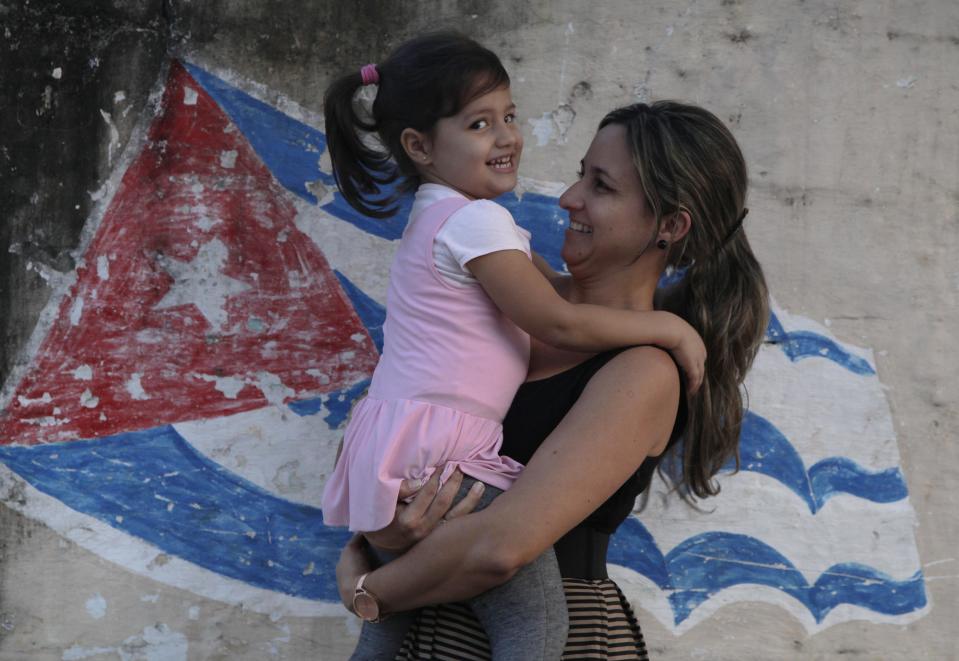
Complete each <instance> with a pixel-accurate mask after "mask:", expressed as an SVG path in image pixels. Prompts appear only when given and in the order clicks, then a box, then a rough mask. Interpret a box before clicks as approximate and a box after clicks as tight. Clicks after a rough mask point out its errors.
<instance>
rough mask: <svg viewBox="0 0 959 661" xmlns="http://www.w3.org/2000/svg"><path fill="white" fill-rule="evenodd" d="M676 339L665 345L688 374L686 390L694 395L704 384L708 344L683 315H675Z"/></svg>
mask: <svg viewBox="0 0 959 661" xmlns="http://www.w3.org/2000/svg"><path fill="white" fill-rule="evenodd" d="M675 319H676V326H675V335H674V336H675V338H676V341H675V343H674V344H672V345H670V346H666V347H663V348H664V349H666V350H667V351H669V353H670V354H672V356H673V358H674V359H675V360H676V362H677V363H678V364H679V367H680V369H682V370H683V373H685V375H686V391H687V392H688V393H689V394H690V395H693V394H695V393H696V391H697V390H699V387H700V386H701V385H702V384H703V377H704V376H705V374H706V345H705V344H703V338H701V337H700V336H699V333H697V332H696V329H695V328H693V327H692V326H690V325H689V324H688V323H687V322H686V321H685V320H683V319H682V318H681V317H675Z"/></svg>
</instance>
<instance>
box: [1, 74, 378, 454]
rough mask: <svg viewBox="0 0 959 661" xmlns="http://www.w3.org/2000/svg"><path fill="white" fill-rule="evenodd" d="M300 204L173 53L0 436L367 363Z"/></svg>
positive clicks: (288, 388)
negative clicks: (134, 150)
mask: <svg viewBox="0 0 959 661" xmlns="http://www.w3.org/2000/svg"><path fill="white" fill-rule="evenodd" d="M295 215H296V211H295V208H294V206H293V203H292V200H291V194H290V193H289V192H288V191H286V190H285V189H284V188H282V187H281V186H280V185H279V184H278V183H277V182H276V181H275V180H274V179H273V177H272V175H271V174H270V172H269V170H268V169H267V168H266V167H265V166H264V165H263V164H262V163H261V162H260V160H259V158H258V157H257V156H256V154H255V152H254V151H253V149H252V148H251V147H250V146H249V144H247V142H246V140H245V139H244V137H243V135H242V134H241V133H240V131H239V130H237V128H236V127H235V126H234V125H233V124H232V123H231V122H230V120H229V119H228V117H227V116H226V115H225V114H224V113H223V112H222V110H221V109H220V108H219V107H218V106H217V104H216V103H215V102H214V101H213V99H212V98H210V96H209V95H207V94H206V93H205V92H204V91H203V88H202V87H200V85H198V84H197V83H196V82H195V81H194V80H193V79H192V78H191V77H190V75H189V74H188V73H187V72H186V70H185V69H184V68H183V67H182V66H181V65H180V64H179V63H177V62H173V63H172V64H171V67H170V74H169V79H168V81H167V86H166V90H165V93H164V97H163V101H162V104H161V107H160V111H159V116H158V117H157V119H156V120H155V121H154V123H153V125H152V127H151V128H150V131H149V137H148V139H147V143H146V146H145V147H144V149H143V151H142V152H141V153H140V155H139V156H138V157H137V159H136V160H135V161H134V162H133V164H132V165H131V166H130V168H129V170H127V172H126V174H125V175H124V177H123V180H122V182H121V184H120V187H119V190H118V191H117V193H116V195H115V197H114V198H113V201H112V203H111V204H110V207H109V208H108V210H107V212H106V214H105V216H104V218H103V221H102V223H101V225H100V227H99V229H98V230H97V233H96V236H95V237H94V239H93V241H92V242H91V244H90V246H89V248H88V249H87V252H86V255H85V256H84V259H83V262H82V264H81V265H80V266H79V267H78V268H77V273H76V275H77V282H76V284H75V285H74V286H73V287H72V288H71V290H70V292H69V294H68V295H67V296H66V297H65V300H64V301H63V302H62V304H61V306H60V310H59V315H58V317H57V320H56V321H55V322H54V324H53V325H52V327H51V328H50V331H49V333H48V334H47V336H46V339H45V340H44V341H43V343H42V346H41V347H40V349H39V351H38V355H37V356H35V357H34V359H33V364H32V365H31V368H30V370H29V372H28V373H27V374H26V376H25V377H24V378H23V380H22V381H21V383H20V384H19V385H18V388H17V390H16V392H15V394H14V397H13V399H12V401H11V402H10V405H9V406H8V408H7V410H6V411H4V412H3V413H2V414H0V444H11V443H16V444H37V443H45V442H54V441H63V440H72V439H77V438H96V437H101V436H106V435H110V434H115V433H117V432H122V431H131V430H134V429H144V428H150V427H156V426H158V425H161V424H167V423H173V422H178V421H182V420H195V419H202V418H209V417H214V416H220V415H224V414H229V413H235V412H238V411H245V410H249V409H253V408H257V407H261V406H263V405H265V404H266V403H267V401H268V400H267V397H266V396H265V395H264V393H269V394H270V399H274V398H275V399H279V400H284V401H288V400H290V399H299V398H304V397H308V396H309V395H311V394H313V395H316V394H319V393H324V392H332V391H335V390H339V389H341V388H345V387H348V386H350V385H352V384H354V383H356V382H357V381H359V380H360V379H363V378H365V377H367V376H369V375H370V374H371V373H372V370H373V367H374V366H375V364H376V359H377V353H376V349H375V347H374V345H373V342H372V341H371V339H370V337H369V334H368V333H367V332H366V329H365V328H364V326H363V324H362V322H361V321H360V319H359V317H358V316H357V315H356V313H355V311H354V310H353V308H352V305H351V304H350V302H349V299H348V298H347V297H346V295H345V293H344V292H343V291H342V289H341V288H340V285H339V282H338V281H337V279H336V276H335V275H334V274H333V272H332V271H331V269H330V267H329V265H328V264H327V262H326V260H325V259H324V257H323V255H322V254H321V252H320V251H319V250H318V249H317V247H316V245H315V244H314V243H313V242H312V241H311V240H310V239H309V238H308V237H306V236H305V235H304V234H303V233H301V232H300V231H299V230H297V228H296V226H295V225H294V219H295ZM257 383H259V384H260V385H256V384H257ZM270 384H272V386H271V385H270ZM218 388H219V389H218Z"/></svg>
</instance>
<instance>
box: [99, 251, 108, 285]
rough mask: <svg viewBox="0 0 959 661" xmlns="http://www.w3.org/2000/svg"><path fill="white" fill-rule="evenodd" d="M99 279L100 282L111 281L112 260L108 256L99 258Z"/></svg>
mask: <svg viewBox="0 0 959 661" xmlns="http://www.w3.org/2000/svg"><path fill="white" fill-rule="evenodd" d="M97 277H98V278H100V280H109V279H110V260H109V259H108V258H107V256H106V255H100V256H99V257H97Z"/></svg>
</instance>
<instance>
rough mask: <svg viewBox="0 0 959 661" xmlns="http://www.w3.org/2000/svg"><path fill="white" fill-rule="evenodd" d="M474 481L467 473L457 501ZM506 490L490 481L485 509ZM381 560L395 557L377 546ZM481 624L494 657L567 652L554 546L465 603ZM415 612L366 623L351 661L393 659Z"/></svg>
mask: <svg viewBox="0 0 959 661" xmlns="http://www.w3.org/2000/svg"><path fill="white" fill-rule="evenodd" d="M475 481H476V480H474V479H472V478H469V477H464V478H463V484H462V485H461V486H460V490H459V493H458V494H457V495H456V502H459V501H460V500H461V499H462V498H463V497H464V496H465V495H466V492H467V491H468V490H469V488H470V486H472V484H473V483H474V482H475ZM501 493H502V491H501V490H499V489H497V488H496V487H491V486H489V485H486V490H485V491H484V492H483V497H482V499H481V500H480V504H479V505H477V506H476V510H481V509H483V508H484V507H486V506H487V505H489V504H490V502H492V500H493V499H494V498H496V496H498V495H499V494H501ZM374 554H375V555H377V558H378V559H379V560H380V561H381V562H383V563H386V562H389V561H390V560H392V559H394V558H395V557H396V556H395V555H393V554H390V553H386V552H384V551H380V550H377V549H374ZM466 603H467V604H469V606H470V608H471V609H472V610H473V613H475V615H476V618H477V619H478V620H479V621H480V624H482V625H483V629H484V630H485V631H486V635H487V637H488V638H489V641H490V648H491V650H492V658H493V660H494V661H537V660H542V661H555V660H556V659H559V658H560V656H561V655H562V653H563V647H564V646H565V645H566V634H567V632H568V630H569V614H568V611H567V609H566V597H565V595H564V594H563V582H562V579H561V578H560V575H559V566H558V565H557V564H556V556H555V555H554V554H553V549H549V550H548V551H547V552H546V553H544V554H543V555H541V556H540V557H538V558H537V559H536V560H534V561H533V562H532V563H530V564H528V565H526V566H525V567H523V568H522V569H520V570H519V571H518V572H516V574H515V575H514V576H513V578H511V579H510V580H509V581H507V582H506V583H504V584H503V585H500V586H498V587H495V588H493V589H492V590H487V591H486V592H484V593H483V594H480V595H477V596H475V597H473V598H472V599H470V600H468V601H467V602H466ZM415 619H416V611H407V612H404V613H395V614H393V615H391V616H390V617H389V618H388V619H386V620H385V621H383V622H380V623H379V624H370V623H369V622H364V623H363V631H362V633H361V634H360V639H359V642H358V643H357V645H356V649H355V650H354V651H353V655H352V656H351V657H350V659H351V661H392V659H393V658H394V657H395V656H396V653H397V652H398V651H399V649H400V646H401V645H402V644H403V638H404V637H405V636H406V631H407V629H409V627H410V625H411V624H413V621H414V620H415Z"/></svg>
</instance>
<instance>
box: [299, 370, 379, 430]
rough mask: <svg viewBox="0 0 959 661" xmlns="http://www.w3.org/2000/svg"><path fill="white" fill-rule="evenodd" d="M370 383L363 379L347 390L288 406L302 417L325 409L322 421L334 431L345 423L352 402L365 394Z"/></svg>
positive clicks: (368, 380) (303, 400) (302, 400)
mask: <svg viewBox="0 0 959 661" xmlns="http://www.w3.org/2000/svg"><path fill="white" fill-rule="evenodd" d="M370 381H371V379H363V380H362V381H358V382H357V383H354V384H353V385H352V386H350V387H349V388H344V389H343V390H337V391H336V392H332V393H328V394H326V395H322V396H320V397H313V398H311V399H301V400H299V401H297V402H290V403H289V405H288V406H289V407H290V409H291V410H292V411H293V412H294V413H296V414H297V415H302V416H307V415H316V414H317V413H319V412H320V411H322V410H323V408H324V407H325V408H326V411H327V414H326V417H325V418H323V420H324V421H325V422H326V424H327V425H329V426H330V428H331V429H336V428H338V427H339V426H340V425H342V424H343V423H344V422H346V418H347V416H349V414H350V409H351V408H353V402H354V401H356V399H357V398H359V397H360V395H362V394H363V393H364V392H366V389H367V388H369V387H370Z"/></svg>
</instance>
